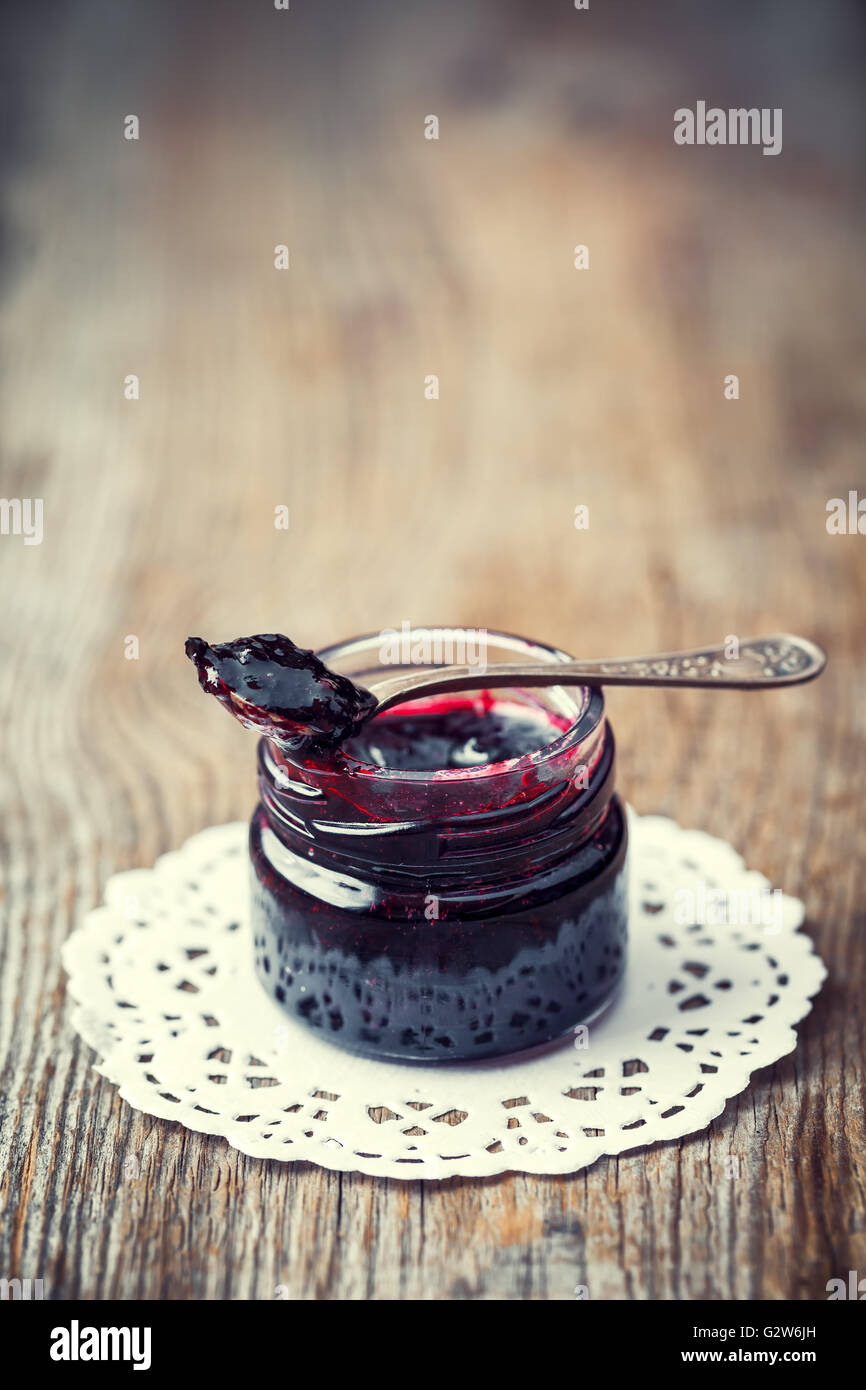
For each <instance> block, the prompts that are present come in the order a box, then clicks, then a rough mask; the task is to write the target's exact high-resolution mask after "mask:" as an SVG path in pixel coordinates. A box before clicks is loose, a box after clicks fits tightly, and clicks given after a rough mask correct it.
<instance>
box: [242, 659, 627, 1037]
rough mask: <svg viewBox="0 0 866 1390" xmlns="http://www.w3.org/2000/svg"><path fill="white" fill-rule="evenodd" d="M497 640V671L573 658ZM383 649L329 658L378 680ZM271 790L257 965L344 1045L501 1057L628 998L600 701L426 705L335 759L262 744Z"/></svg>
mask: <svg viewBox="0 0 866 1390" xmlns="http://www.w3.org/2000/svg"><path fill="white" fill-rule="evenodd" d="M497 640H498V641H499V643H500V646H501V647H502V655H501V656H497V657H495V658H493V659H494V660H497V659H498V660H508V659H511V660H513V659H514V654H515V652H517V653H518V654H519V655H521V656H522V655H524V654H525V653H526V652H531V653H532V658H531V659H540V660H557V659H560V658H561V654H559V653H556V652H553V651H552V650H551V649H548V648H541V647H539V646H538V645H537V644H528V643H526V644H523V643H522V642H521V639H517V638H510V637H504V636H500V637H499V638H498V639H497ZM365 643H366V645H365ZM375 651H376V646H375V639H372V638H371V639H359V641H358V642H355V643H351V644H346V646H345V647H344V648H335V649H332V650H331V651H330V652H329V653H325V656H326V659H327V660H328V661H329V663H331V662H334V663H336V664H339V663H340V661H341V659H345V660H346V664H347V666H348V669H349V670H350V672H351V674H352V675H353V676H356V675H357V676H359V677H362V678H363V676H365V675H366V676H367V678H368V679H371V678H372V677H374V675H375V667H376V658H375ZM349 656H351V658H352V660H351V662H349V660H348V657H349ZM365 656H366V659H367V661H368V665H367V666H366V667H364V666H363V665H362V664H361V663H362V661H363V659H364V658H365ZM387 674H394V672H393V668H392V669H391V670H390V671H389V672H388V673H387ZM491 674H492V673H490V672H489V673H488V677H487V678H488V679H490V676H491ZM259 790H260V797H261V800H260V804H259V806H258V807H257V809H256V811H255V814H254V816H253V820H252V825H251V831H250V853H251V858H252V866H253V874H252V923H253V932H254V937H255V958H256V968H257V971H258V974H259V977H260V979H261V981H262V983H263V984H264V986H265V987H266V988H267V989H268V991H269V992H270V993H271V994H272V996H273V997H274V998H275V999H276V1000H277V1001H278V1002H279V1004H280V1005H281V1006H282V1007H283V1008H284V1009H286V1010H287V1011H288V1012H289V1013H290V1014H291V1015H293V1016H294V1017H295V1018H297V1019H299V1020H301V1021H302V1022H303V1023H304V1024H306V1025H307V1026H308V1027H311V1028H315V1029H318V1030H320V1031H321V1032H322V1033H323V1035H325V1036H327V1037H329V1038H331V1039H332V1040H333V1041H334V1042H335V1043H338V1044H340V1045H341V1046H343V1047H345V1048H347V1049H349V1050H351V1051H354V1052H359V1053H364V1054H367V1055H371V1056H382V1057H389V1058H400V1059H405V1060H407V1061H446V1060H457V1059H467V1058H470V1059H476V1058H484V1057H492V1056H498V1055H503V1054H507V1053H510V1052H514V1051H518V1050H520V1049H524V1048H528V1047H533V1046H535V1045H537V1044H541V1043H546V1042H549V1041H551V1040H552V1039H555V1038H558V1037H560V1036H562V1035H563V1034H566V1033H568V1032H569V1031H570V1030H572V1029H573V1028H574V1027H575V1025H576V1024H578V1023H581V1022H584V1021H586V1020H587V1019H589V1018H591V1017H592V1016H593V1015H594V1014H596V1013H597V1012H598V1011H599V1010H600V1009H601V1008H602V1007H603V1006H604V1005H605V1004H606V1003H607V1002H608V1001H609V1000H610V998H611V997H612V995H613V994H614V992H615V991H616V988H617V986H618V984H619V983H620V981H621V978H622V974H623V971H624V968H625V951H626V935H627V886H626V838H627V837H626V824H625V815H624V812H623V809H622V806H621V804H620V802H619V799H618V797H617V796H616V794H615V791H614V746H613V735H612V733H611V731H610V728H609V726H608V724H607V723H606V721H605V719H604V700H603V696H602V694H601V692H600V691H599V690H592V691H591V690H588V689H571V690H568V691H566V690H562V689H559V690H557V689H556V688H554V689H552V690H550V691H544V692H538V693H536V692H530V691H526V692H514V691H508V692H504V691H503V692H496V691H493V690H491V691H483V692H480V693H479V695H478V696H477V697H475V696H466V697H461V698H454V697H448V698H445V699H440V700H438V701H437V700H435V699H430V700H427V701H418V702H415V703H414V704H412V705H404V706H402V707H399V708H398V709H396V710H392V711H389V712H388V713H386V714H385V715H382V716H379V717H378V718H376V719H372V720H370V721H369V722H368V723H366V724H364V726H363V727H362V728H360V730H356V732H354V733H353V734H351V735H349V736H348V737H347V739H346V741H345V742H344V743H343V745H342V747H340V748H337V749H336V750H334V749H331V750H327V751H326V752H322V751H321V750H320V749H317V748H316V747H315V746H310V745H309V744H306V745H301V746H296V747H288V748H287V747H285V746H283V747H280V746H276V745H275V743H274V741H272V740H268V739H262V740H261V742H260V743H259Z"/></svg>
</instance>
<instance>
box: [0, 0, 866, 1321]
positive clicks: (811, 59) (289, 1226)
mask: <svg viewBox="0 0 866 1390" xmlns="http://www.w3.org/2000/svg"><path fill="white" fill-rule="evenodd" d="M9 10H10V16H11V18H10V21H9V22H10V23H11V34H10V41H11V52H12V54H13V59H12V60H11V62H10V66H11V68H12V71H11V72H10V73H9V74H7V77H8V81H7V82H5V83H4V89H5V90H6V91H7V99H8V100H9V101H10V104H11V107H12V111H13V114H14V116H15V122H14V127H13V138H12V139H11V141H10V145H9V149H8V158H7V167H6V177H5V185H4V186H5V197H4V200H3V220H4V244H5V246H6V266H5V275H4V280H3V291H4V355H5V361H6V373H5V385H4V389H3V420H4V431H3V435H4V442H3V455H2V460H3V462H2V467H3V478H2V493H3V495H4V496H5V497H42V498H43V499H44V506H45V535H44V541H43V543H42V545H40V546H31V547H25V546H24V545H23V543H22V538H21V537H16V536H0V568H2V583H3V590H2V592H3V598H4V601H3V610H2V611H3V619H2V647H3V660H2V663H0V692H2V701H3V710H4V717H3V721H2V727H3V740H4V749H3V758H2V808H3V817H2V827H3V835H2V887H3V899H2V909H3V915H4V923H3V937H2V962H0V965H2V975H0V980H2V984H0V989H2V994H0V1057H2V1080H0V1089H2V1096H3V1110H2V1130H0V1174H2V1177H0V1203H2V1223H0V1274H3V1275H7V1276H8V1277H14V1276H15V1275H18V1276H20V1277H32V1278H36V1277H42V1278H44V1279H45V1280H46V1282H47V1285H48V1288H49V1291H50V1294H51V1296H52V1297H56V1298H64V1297H73V1296H81V1297H85V1298H89V1299H102V1298H109V1297H118V1298H178V1299H201V1298H215V1299H239V1298H240V1299H247V1298H273V1297H274V1295H275V1290H276V1289H277V1287H278V1286H282V1287H284V1288H285V1289H286V1290H287V1291H288V1292H289V1294H290V1296H291V1297H293V1298H301V1299H312V1298H325V1299H388V1298H397V1299H549V1298H553V1299H570V1298H572V1297H573V1292H574V1288H575V1286H576V1285H578V1284H584V1285H587V1286H588V1288H589V1290H590V1293H591V1296H592V1298H595V1299H700V1298H713V1299H729V1298H734V1299H740V1298H746V1297H758V1298H764V1299H779V1298H797V1299H809V1298H823V1297H825V1292H824V1290H825V1285H826V1282H827V1280H828V1279H830V1278H832V1277H837V1276H842V1277H845V1276H846V1275H847V1271H848V1270H849V1269H858V1270H859V1271H860V1273H861V1275H863V1274H866V1235H864V1228H866V1205H864V1166H863V1164H864V1160H863V1152H864V1147H863V1145H864V1111H863V1100H864V1088H863V1041H864V1040H863V1009H862V998H863V984H864V945H863V942H864V915H863V904H864V896H866V895H864V873H866V870H864V862H866V855H864V848H866V847H864V832H863V795H862V787H863V774H864V744H866V699H864V678H863V656H864V631H863V612H864V598H866V564H864V557H866V540H864V539H863V538H862V537H858V536H830V535H828V534H827V531H826V528H825V515H826V514H825V505H826V501H827V499H828V498H830V497H836V496H846V495H847V492H848V490H849V489H851V488H853V489H859V490H860V493H861V494H864V493H866V470H864V464H863V452H862V428H863V419H864V393H863V385H862V383H863V380H864V365H866V363H864V358H866V344H864V334H863V324H864V322H866V316H864V312H863V310H864V304H863V299H864V293H863V285H862V275H861V274H860V269H859V255H858V252H859V248H860V246H861V245H862V233H863V212H862V204H861V203H860V202H859V201H858V200H857V199H856V198H855V196H854V192H853V189H854V184H855V178H856V174H857V170H858V167H859V166H860V165H861V163H862V157H863V153H864V139H863V136H864V121H863V109H862V95H860V94H859V93H858V88H857V81H856V79H857V73H856V66H855V58H856V52H857V48H858V45H861V44H862V40H863V33H862V27H858V25H859V21H858V19H857V18H856V16H855V12H854V11H853V9H851V8H849V7H848V6H846V5H844V4H842V3H841V2H840V3H837V4H825V5H823V6H820V7H816V6H811V5H808V4H805V3H803V4H793V3H792V4H791V5H790V6H787V7H786V16H785V21H784V24H785V42H784V43H783V44H780V43H777V42H776V39H777V38H778V34H777V33H776V32H775V31H774V30H773V28H772V22H773V21H772V18H771V17H768V18H767V19H761V18H758V17H755V15H754V13H753V12H752V9H751V7H749V9H748V15H749V16H750V18H748V19H747V18H746V14H747V11H746V9H738V10H737V14H738V16H739V19H738V21H737V22H736V23H735V22H734V21H733V19H730V18H729V19H726V18H725V17H724V15H722V14H720V15H719V16H716V17H715V18H714V19H712V20H710V19H709V18H708V17H707V16H705V17H703V18H702V19H700V21H698V20H697V19H696V18H695V17H694V8H693V6H690V5H686V4H679V3H671V4H669V5H662V6H652V7H641V6H640V5H638V4H624V3H623V4H619V5H610V6H605V7H601V6H598V7H596V6H592V7H591V10H590V11H589V12H586V13H580V14H578V13H577V12H574V11H571V10H569V8H568V7H567V6H555V5H550V6H547V5H540V6H539V5H535V6H533V5H531V4H529V3H512V2H511V0H509V2H508V3H502V4H493V3H492V0H491V3H483V2H482V3H475V4H472V5H468V6H466V5H464V6H459V7H458V6H456V5H444V4H440V5H436V6H434V7H429V6H427V5H422V4H415V3H410V4H401V5H397V4H391V3H385V4H380V5H376V6H372V7H370V6H368V7H364V6H357V5H354V4H348V3H346V4H336V3H327V2H323V3H321V4H318V5H316V6H315V7H314V6H312V5H309V6H306V5H303V4H300V3H299V4H296V5H294V6H293V7H292V9H291V11H289V12H288V13H277V12H272V11H271V10H269V9H268V7H267V6H261V7H252V6H237V5H231V4H227V3H212V4H208V5H206V6H205V5H200V4H198V3H187V4H184V5H182V6H177V5H172V4H169V3H167V2H166V3H163V0H160V3H153V0H152V2H151V3H149V4H148V5H147V6H142V5H137V4H134V3H116V4H113V5H112V6H110V7H109V6H105V5H101V4H98V3H96V2H95V0H93V2H92V3H90V2H89V0H79V2H78V3H72V4H69V5H67V6H64V7H62V8H59V9H57V10H51V11H50V16H49V17H48V18H46V13H45V12H44V11H43V7H36V8H34V7H32V6H25V5H23V4H22V5H18V6H10V7H9ZM645 11H646V13H645ZM650 11H651V13H650ZM726 13H728V12H727V11H726ZM772 13H773V11H772V8H771V7H770V11H769V15H770V16H771V15H772ZM775 23H776V24H777V25H778V24H781V23H782V21H781V20H779V19H777V20H776V21H775ZM768 25H769V27H768ZM714 26H715V28H714ZM767 54H772V61H769V60H768V59H767V56H766V55H767ZM699 96H706V97H707V98H708V99H710V100H711V101H718V102H719V103H720V104H724V105H728V104H734V105H736V104H740V103H742V102H745V104H757V105H759V106H764V105H767V106H771V107H772V106H777V105H783V106H784V108H785V147H784V151H783V154H782V155H781V156H780V157H778V158H775V159H768V158H763V157H762V156H761V154H760V151H759V150H757V149H743V148H739V149H725V150H719V149H703V150H701V149H696V148H695V149H688V148H678V147H675V146H674V145H673V142H672V138H671V133H672V113H673V110H674V108H675V107H676V106H678V105H680V104H681V103H682V101H690V100H692V99H696V98H697V97H699ZM128 113H137V114H138V115H139V117H140V121H141V139H140V140H139V141H138V142H127V141H125V140H124V139H123V135H122V128H123V118H124V116H125V115H126V114H128ZM429 113H436V114H438V116H439V119H440V139H439V141H438V142H434V141H426V140H425V139H424V137H423V130H424V118H425V116H426V115H428V114H429ZM278 243H286V244H287V245H288V246H289V247H290V255H291V266H290V269H289V270H288V271H287V272H277V271H276V270H275V269H274V267H273V255H274V251H273V248H274V246H275V245H276V244H278ZM578 243H585V244H586V245H587V246H588V247H589V248H590V269H589V270H588V271H576V270H575V269H574V268H573V266H572V257H573V248H574V246H575V245H576V244H578ZM731 372H735V373H737V374H738V375H739V377H740V392H741V394H740V399H739V400H738V401H728V400H726V399H725V398H724V395H723V382H724V377H725V376H726V375H727V374H728V373H731ZM129 373H135V374H137V375H138V376H139V378H140V384H141V385H140V399H139V400H137V401H128V400H126V399H124V394H123V381H124V377H125V376H126V375H127V374H129ZM431 373H435V374H436V375H437V376H438V377H439V380H440V397H439V399H438V400H433V401H430V400H426V399H425V396H424V379H425V377H426V376H428V375H429V374H431ZM581 503H582V504H586V505H588V506H589V508H590V527H589V530H587V531H576V530H575V528H574V525H573V517H574V509H575V506H577V505H578V504H581ZM279 505H287V506H289V508H290V512H291V526H290V529H289V531H288V532H287V533H286V532H282V531H277V530H275V528H274V525H273V518H274V508H275V507H277V506H279ZM403 619H409V620H412V621H416V622H417V621H422V622H423V621H427V622H430V621H441V622H455V623H456V622H465V623H470V624H476V625H483V626H487V627H491V628H493V627H501V628H505V629H509V630H512V631H516V632H522V633H526V634H528V635H531V636H535V637H538V638H540V639H543V640H548V641H553V642H556V643H558V644H560V645H562V646H564V647H566V648H568V649H570V650H572V651H574V652H576V653H581V654H583V655H586V656H601V655H605V654H611V653H613V654H615V653H617V652H621V653H628V652H630V651H642V650H650V649H652V648H653V647H657V648H671V647H676V646H681V645H682V646H685V645H688V644H693V643H697V642H709V641H717V640H722V639H723V637H724V636H725V635H726V634H727V633H735V634H740V635H742V636H749V635H751V634H754V633H759V632H763V631H774V630H785V629H788V630H800V631H803V632H804V633H806V634H808V635H810V636H812V637H814V638H815V639H817V640H818V641H820V642H821V643H822V644H823V645H825V646H826V648H827V649H828V651H829V653H830V665H829V667H828V670H827V673H826V675H825V676H824V677H823V678H822V679H821V681H820V682H819V683H818V684H817V685H815V686H812V687H808V688H805V689H802V690H791V691H787V692H781V693H780V694H778V695H777V696H775V697H773V698H767V699H766V700H764V699H760V700H759V699H758V698H757V697H754V698H753V697H751V696H749V695H745V694H744V695H739V694H732V695H729V696H726V697H725V698H724V699H721V698H719V699H718V700H716V699H713V698H712V697H711V696H707V695H706V694H704V693H702V692H676V693H674V692H663V691H659V692H655V693H646V692H643V693H636V692H630V691H614V692H611V694H610V697H609V708H610V713H611V718H612V720H613V723H614V726H615V729H616V732H617V737H618V745H619V753H620V759H619V762H620V768H619V780H620V785H621V787H622V789H623V791H624V792H625V793H626V794H627V796H628V797H629V799H630V800H631V801H632V802H633V803H634V804H635V805H636V807H637V808H638V810H641V811H658V812H662V813H665V814H670V815H674V816H676V818H677V819H678V820H680V821H681V823H683V824H686V825H694V826H698V827H701V828H703V829H706V830H708V831H710V832H711V833H713V834H717V835H721V836H723V837H725V838H727V839H729V840H730V841H731V842H732V843H733V844H734V845H736V846H737V847H738V848H739V849H741V850H742V851H743V852H744V853H746V855H747V858H748V861H749V863H750V864H751V865H752V866H754V867H755V868H757V869H760V870H761V871H763V872H764V873H766V874H767V875H768V876H769V877H770V879H771V880H772V881H773V882H774V883H776V884H779V885H780V886H782V887H784V888H785V889H786V890H787V891H788V892H791V893H794V894H797V895H799V896H802V897H803V898H804V899H805V901H806V904H807V909H808V913H809V931H810V933H811V934H812V935H813V937H814V939H815V941H816V942H817V944H818V947H819V950H820V951H821V954H822V955H823V957H824V959H825V961H826V962H827V964H828V966H829V968H830V978H829V980H828V983H827V985H826V987H825V989H824V991H823V993H822V995H821V996H820V998H819V1000H818V1002H817V1005H816V1008H815V1010H814V1013H813V1014H812V1016H811V1017H810V1018H809V1019H808V1020H807V1022H806V1023H805V1024H804V1025H803V1026H802V1027H801V1029H800V1031H799V1044H798V1048H797V1050H796V1052H795V1053H794V1054H792V1056H791V1057H789V1058H787V1059H785V1060H784V1061H783V1062H781V1063H779V1064H778V1065H777V1066H775V1067H772V1068H770V1069H768V1070H766V1071H764V1072H761V1073H759V1074H757V1075H756V1076H755V1078H754V1079H753V1083H752V1085H751V1087H750V1088H749V1090H748V1091H747V1092H745V1093H744V1094H743V1095H742V1096H740V1097H738V1098H737V1099H735V1100H733V1101H731V1102H730V1104H729V1105H728V1107H727V1108H726V1110H725V1112H724V1114H723V1115H722V1116H720V1117H719V1119H718V1120H717V1121H715V1122H714V1123H713V1124H712V1125H711V1127H710V1129H709V1130H708V1131H707V1132H706V1133H703V1134H698V1135H695V1136H693V1137H692V1138H688V1139H685V1140H682V1141H679V1142H675V1143H670V1144H666V1145H659V1146H657V1147H655V1148H652V1149H650V1150H648V1151H640V1150H639V1151H636V1152H635V1153H633V1154H628V1155H626V1156H624V1157H623V1158H620V1159H611V1160H605V1161H601V1162H599V1163H597V1164H596V1165H595V1166H594V1167H593V1168H592V1169H591V1170H589V1171H587V1172H583V1173H580V1174H578V1175H576V1176H574V1177H571V1178H549V1179H545V1178H535V1177H529V1176H524V1175H506V1176H504V1177H501V1178H496V1179H490V1180H485V1181H474V1180H472V1181H470V1180H462V1179H451V1180H450V1181H447V1182H441V1183H439V1182H434V1183H425V1184H422V1183H397V1182H389V1181H375V1180H372V1179H369V1178H366V1177H363V1176H359V1175H348V1176H340V1175H337V1174H332V1173H327V1172H323V1171H320V1170H318V1169H316V1168H314V1167H312V1166H307V1165H304V1164H298V1165H289V1164H285V1165H277V1164H268V1163H261V1162H257V1161H255V1160H252V1159H248V1158H245V1157H243V1156H242V1155H239V1154H237V1153H235V1152H233V1151H231V1150H229V1149H227V1148H226V1146H225V1144H224V1143H223V1142H222V1141H219V1140H211V1139H207V1138H204V1137H202V1136H199V1135H195V1134H190V1133H187V1132H186V1131H184V1130H183V1129H181V1128H179V1127H178V1126H175V1125H172V1124H168V1123H163V1122H159V1121H154V1120H152V1119H150V1118H148V1117H146V1116H142V1115H140V1114H137V1113H135V1112H133V1111H132V1110H131V1109H129V1108H128V1107H127V1106H126V1105H125V1104H124V1103H122V1102H121V1101H120V1100H119V1099H118V1097H117V1095H116V1093H115V1091H114V1089H113V1088H112V1087H111V1086H110V1085H109V1084H108V1083H107V1082H105V1081H103V1080H102V1079H100V1078H99V1077H98V1076H97V1075H96V1074H95V1073H94V1072H93V1071H92V1070H91V1067H90V1064H91V1061H92V1056H91V1053H90V1051H89V1049H88V1048H86V1047H85V1046H84V1045H83V1044H82V1043H81V1042H80V1041H79V1040H78V1039H77V1038H76V1036H75V1034H74V1032H73V1031H72V1029H71V1026H70V1022H69V1012H70V1010H69V1002H68V1000H67V998H66V994H65V989H64V977H63V973H62V971H61V968H60V963H59V949H60V945H61V942H62V941H63V939H64V938H65V936H66V935H67V934H68V933H69V932H70V931H71V930H72V929H73V928H74V926H75V925H76V923H77V922H79V921H80V919H81V916H82V914H83V913H84V912H85V911H86V910H87V909H88V908H89V907H91V906H93V905H94V904H96V903H97V902H98V901H99V900H100V894H101V890H102V885H103V883H104V881H105V879H106V877H107V876H108V875H109V874H111V873H113V872H115V871H118V870H122V869H126V868H130V867H134V866H138V865H148V864H150V863H151V862H152V861H153V859H154V857H155V856H156V855H157V854H158V853H160V852H162V851H164V850H167V849H170V848H172V847H175V846H177V845H179V844H180V843H181V842H182V841H183V839H184V838H185V837H186V836H188V835H190V834H192V833H193V832H195V831H196V830H198V829H200V828H201V827H203V826H205V825H208V824H211V823H214V822H219V821H224V820H227V819H233V818H241V817H244V816H246V815H247V814H248V813H249V811H250V809H251V805H252V799H253V750H252V745H251V743H250V742H249V741H248V740H247V739H246V738H244V736H243V735H242V734H241V733H240V731H239V730H237V729H236V728H235V727H233V726H232V724H231V722H230V721H229V720H227V719H225V718H224V716H223V715H222V714H221V713H220V712H219V711H217V710H216V709H206V708H205V707H204V705H203V702H202V700H201V696H200V693H199V692H198V689H197V686H196V684H195V682H194V680H193V679H192V678H191V673H190V671H189V669H188V668H187V667H186V663H185V661H184V658H183V654H182V646H183V639H184V638H185V637H186V636H187V634H188V633H189V632H203V633H205V634H206V635H209V636H213V637H214V638H217V639H219V638H227V637H231V636H235V635H237V634H238V633H240V632H246V631H258V630H264V631H273V630H275V629H276V630H284V631H286V632H289V633H290V634H291V635H292V636H293V637H295V638H296V640H298V641H301V642H303V643H307V644H313V645H323V644H325V643H327V642H329V641H332V640H337V639H338V638H341V637H345V636H348V635H350V634H353V633H357V632H363V631H369V630H375V629H378V628H380V627H382V626H392V625H394V624H399V623H400V622H401V621H402V620H403ZM131 634H134V635H135V636H137V638H138V641H139V647H140V657H139V659H138V660H132V661H130V660H126V659H125V657H124V639H125V638H126V637H127V636H129V635H131ZM130 1155H134V1156H135V1157H136V1158H137V1160H138V1163H139V1166H140V1171H139V1176H137V1177H136V1178H134V1179H130V1178H128V1177H126V1176H125V1175H124V1172H125V1170H124V1161H125V1159H126V1158H127V1157H128V1156H130ZM731 1155H734V1156H736V1157H738V1158H739V1160H740V1172H741V1175H740V1177H739V1178H738V1179H736V1180H731V1179H729V1178H728V1177H727V1175H726V1160H727V1158H728V1157H729V1156H731Z"/></svg>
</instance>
